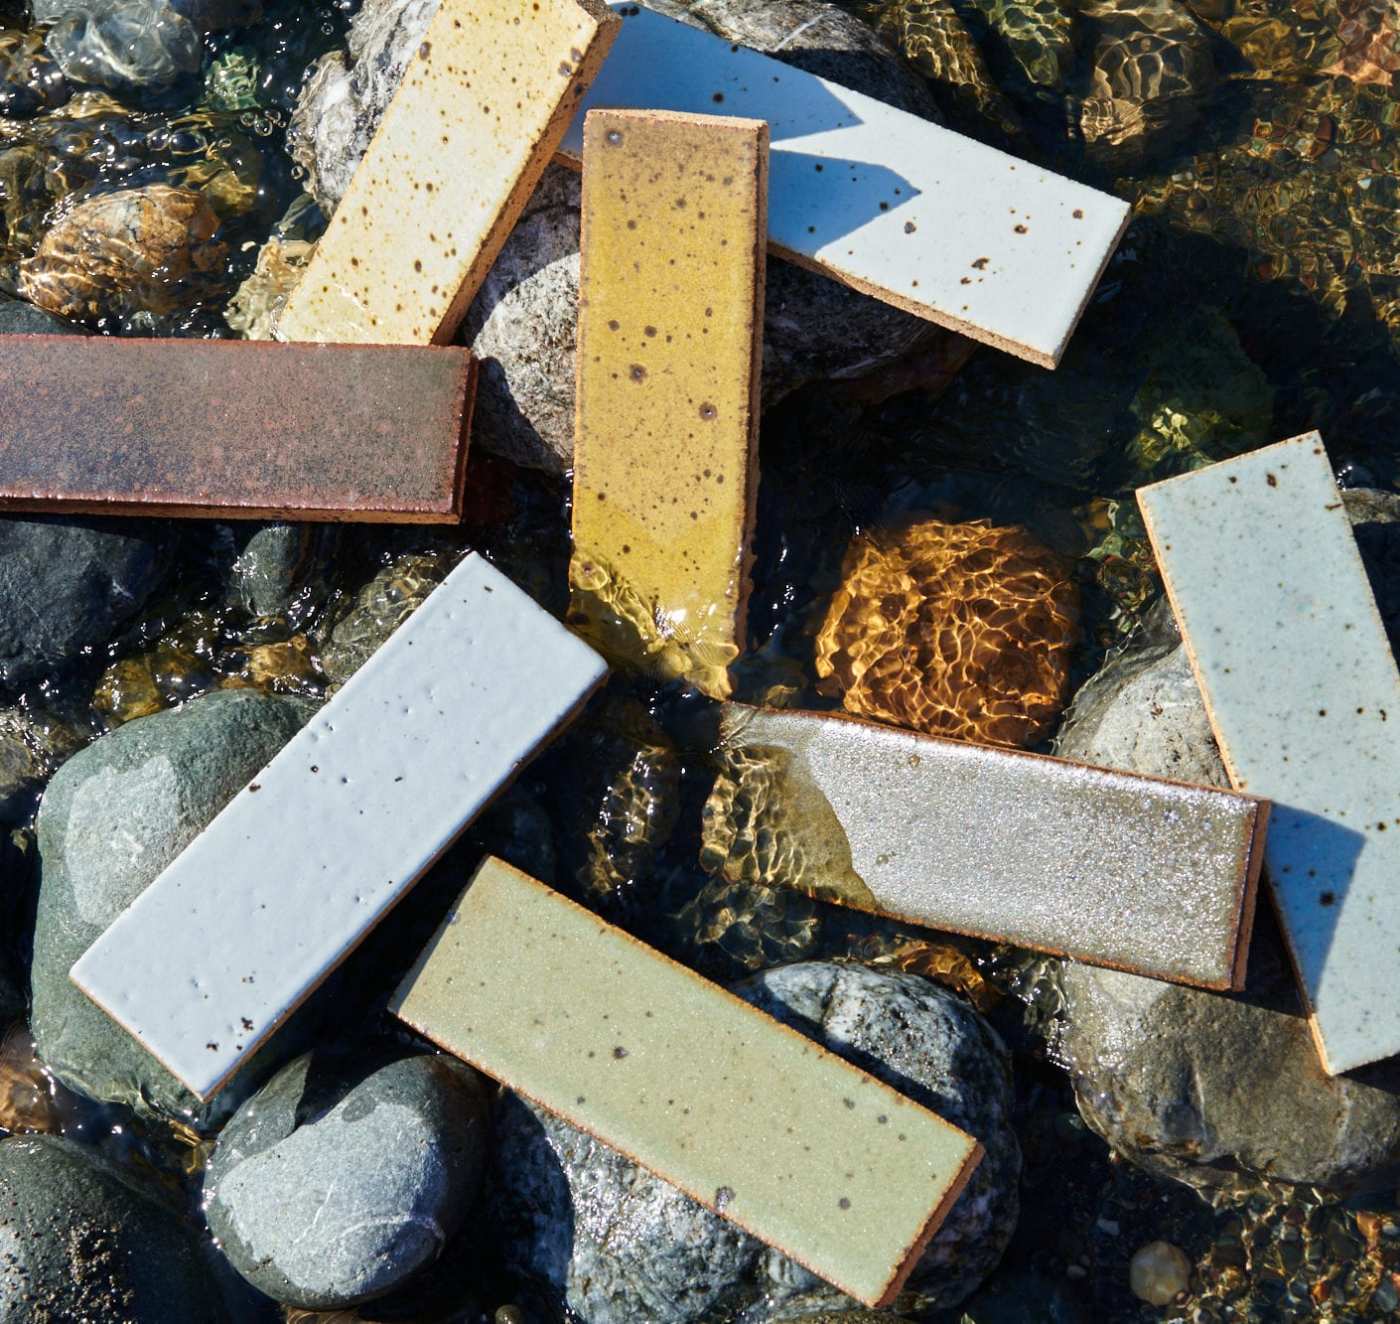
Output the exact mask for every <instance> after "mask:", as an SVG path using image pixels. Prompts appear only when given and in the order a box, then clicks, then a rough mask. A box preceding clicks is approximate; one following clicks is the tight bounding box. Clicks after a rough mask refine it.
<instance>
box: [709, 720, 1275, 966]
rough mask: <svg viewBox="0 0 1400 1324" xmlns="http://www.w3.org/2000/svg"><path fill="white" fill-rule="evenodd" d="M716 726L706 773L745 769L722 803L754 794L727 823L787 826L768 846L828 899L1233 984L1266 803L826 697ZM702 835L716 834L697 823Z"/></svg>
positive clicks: (1247, 924)
mask: <svg viewBox="0 0 1400 1324" xmlns="http://www.w3.org/2000/svg"><path fill="white" fill-rule="evenodd" d="M721 730H722V742H723V747H724V749H726V750H739V751H743V753H744V755H745V762H746V764H747V766H743V765H731V766H730V767H729V768H727V769H726V770H725V771H724V773H723V774H722V775H724V776H730V777H735V778H737V779H738V781H737V782H736V785H740V786H742V779H743V778H745V777H747V778H749V779H751V784H750V787H749V791H748V794H747V795H740V797H739V798H738V803H739V808H738V809H735V810H731V811H730V812H748V811H747V810H746V809H744V808H743V806H745V805H749V804H753V803H757V802H759V801H760V800H767V801H768V802H769V807H768V808H767V810H766V811H765V812H766V813H767V814H768V815H769V817H768V818H767V820H766V821H765V822H763V823H761V824H760V823H749V824H747V829H748V830H747V831H746V832H744V833H741V834H740V837H741V839H742V838H745V837H746V838H747V839H749V840H752V839H753V836H754V833H755V832H758V831H760V830H761V831H763V832H764V834H765V836H769V835H772V836H775V837H776V836H777V835H781V834H782V833H790V834H791V836H792V843H793V846H794V849H793V850H792V851H787V850H784V849H783V848H782V846H781V845H779V844H777V843H776V842H774V843H773V844H772V845H771V846H770V849H771V851H772V853H773V854H775V855H783V856H784V857H787V856H789V855H790V856H792V857H793V858H800V859H807V860H810V861H816V860H821V861H822V862H823V863H822V865H821V867H820V868H819V869H815V870H814V871H813V877H812V878H811V879H808V880H807V881H808V882H818V883H821V884H824V885H825V886H826V887H829V888H831V891H830V892H827V891H825V890H824V891H823V893H822V894H823V895H829V896H830V899H832V900H839V901H841V902H843V903H844V904H848V905H854V906H856V907H858V908H860V909H865V910H873V911H877V912H879V913H881V914H890V915H896V916H899V917H900V918H903V919H908V920H912V921H913V922H915V923H917V924H927V925H929V926H931V927H933V928H938V929H947V930H951V931H954V932H958V933H969V934H975V935H977V936H979V937H987V938H996V939H1001V940H1004V941H1007V942H1011V943H1015V944H1016V946H1018V947H1029V948H1033V949H1036V950H1040V951H1050V952H1058V953H1062V954H1065V955H1068V956H1072V957H1074V958H1076V959H1077V960H1081V961H1087V962H1090V963H1091V964H1094V965H1107V966H1113V967H1116V968H1118V969H1124V970H1132V971H1135V972H1136V973H1138V974H1142V975H1150V976H1152V977H1154V978H1157V979H1167V980H1173V981H1175V982H1178V983H1184V984H1196V985H1200V986H1203V987H1206V988H1215V989H1229V988H1238V987H1241V986H1242V984H1243V978H1244V964H1245V957H1246V954H1247V952H1248V947H1249V934H1250V928H1251V925H1252V921H1253V914H1254V895H1255V882H1256V880H1257V878H1258V872H1259V864H1260V858H1261V850H1260V839H1261V837H1262V835H1263V832H1264V826H1265V822H1266V820H1267V817H1268V806H1267V805H1266V804H1261V803H1259V802H1258V801H1256V800H1254V799H1252V798H1250V797H1248V796H1242V795H1236V794H1233V793H1231V792H1229V791H1221V790H1215V789H1211V788H1208V787H1200V786H1183V785H1178V784H1177V783H1175V782H1168V781H1161V780H1158V779H1156V778H1150V777H1140V776H1136V775H1134V774H1132V773H1127V772H1114V771H1110V770H1109V769H1106V768H1091V767H1087V766H1085V765H1083V764H1078V763H1070V762H1067V761H1065V760H1062V759H1053V758H1046V757H1044V756H1041V755H1037V754H1027V753H1024V752H1022V751H1020V750H1009V749H1000V748H995V749H994V748H991V747H988V746H982V745H972V744H968V743H966V742H964V741H959V740H945V739H941V738H939V737H935V736H925V735H920V734H917V733H915V732H912V731H906V730H902V729H900V728H898V727H892V726H883V725H880V724H878V723H875V722H868V721H864V720H861V719H859V718H853V717H846V716H843V715H839V714H834V713H833V714H827V713H805V712H793V711H786V710H784V711H777V710H770V709H762V708H750V707H747V706H745V705H742V704H727V705H725V708H724V710H723V715H722V719H721ZM760 781H761V783H762V788H761V789H762V795H760V794H759V793H758V788H759V782H760ZM716 805H717V802H716V801H715V799H714V798H713V797H712V802H711V807H710V810H709V811H707V812H711V811H713V809H714V808H715V807H716ZM707 837H708V838H709V840H710V841H711V842H713V841H716V840H721V839H722V838H720V836H719V834H717V833H715V832H714V825H713V822H712V821H711V823H710V824H709V825H707ZM730 849H731V851H733V850H737V849H739V847H738V846H737V845H735V846H731V847H730ZM707 863H709V862H708V861H707ZM711 867H713V866H711ZM790 881H794V882H800V881H802V880H798V879H793V880H790Z"/></svg>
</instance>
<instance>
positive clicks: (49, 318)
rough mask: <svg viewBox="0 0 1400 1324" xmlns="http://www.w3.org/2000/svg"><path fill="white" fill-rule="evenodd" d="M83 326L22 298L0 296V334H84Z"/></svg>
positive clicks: (85, 332)
mask: <svg viewBox="0 0 1400 1324" xmlns="http://www.w3.org/2000/svg"><path fill="white" fill-rule="evenodd" d="M85 335H87V330H86V328H85V327H81V326H75V325H74V324H73V323H72V322H65V321H64V320H63V318H61V317H55V316H54V315H53V314H52V313H48V312H45V311H44V310H43V309H42V308H36V307H35V306H34V305H33V304H32V303H26V302H25V301H24V300H23V299H6V298H3V297H0V336H85Z"/></svg>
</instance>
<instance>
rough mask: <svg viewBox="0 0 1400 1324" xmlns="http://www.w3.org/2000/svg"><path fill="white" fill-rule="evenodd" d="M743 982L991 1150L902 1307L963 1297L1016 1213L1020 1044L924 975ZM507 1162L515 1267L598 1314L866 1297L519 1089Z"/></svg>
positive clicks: (502, 1181) (503, 1182) (509, 1241)
mask: <svg viewBox="0 0 1400 1324" xmlns="http://www.w3.org/2000/svg"><path fill="white" fill-rule="evenodd" d="M734 991H735V992H736V993H738V994H739V996H741V997H743V998H745V999H746V1000H748V1001H749V1002H752V1003H753V1004H754V1005H756V1006H758V1007H760V1008H762V1009H763V1010H764V1011H766V1012H768V1013H769V1014H771V1015H774V1016H777V1017H778V1018H779V1019H781V1020H783V1021H786V1022H787V1023H789V1024H791V1025H792V1026H793V1027H794V1028H796V1029H797V1030H799V1031H800V1032H801V1033H803V1034H806V1035H808V1036H809V1037H811V1038H813V1039H815V1040H817V1041H818V1042H820V1043H824V1044H825V1045H826V1046H827V1047H829V1048H830V1049H832V1050H833V1051H834V1052H837V1053H839V1054H841V1055H842V1056H843V1057H846V1058H847V1059H848V1060H851V1061H854V1062H856V1063H857V1064H858V1065H860V1066H861V1067H862V1068H864V1069H866V1070H869V1071H870V1072H871V1073H872V1074H873V1075H875V1076H878V1077H879V1078H881V1079H882V1080H885V1081H887V1082H889V1083H890V1084H892V1085H894V1086H895V1087H896V1088H897V1089H899V1090H901V1091H902V1092H903V1093H905V1094H908V1095H909V1096H910V1097H912V1098H914V1099H916V1100H918V1101H919V1102H921V1103H923V1104H925V1105H927V1106H928V1107H931V1108H932V1109H934V1110H935V1111H936V1112H937V1113H938V1114H939V1115H940V1116H942V1117H945V1118H947V1120H949V1121H950V1122H952V1123H954V1125H957V1126H961V1127H963V1128H964V1129H965V1130H968V1131H970V1132H971V1133H972V1134H973V1135H975V1136H977V1137H978V1139H980V1140H981V1141H982V1142H983V1144H984V1145H985V1146H986V1147H987V1154H986V1157H985V1158H984V1159H983V1161H982V1163H981V1164H980V1165H979V1167H978V1169H977V1171H976V1172H975V1173H974V1174H973V1177H972V1180H971V1181H970V1182H969V1184H968V1188H967V1190H966V1191H965V1192H964V1193H963V1195H962V1197H961V1198H960V1199H959V1201H958V1203H957V1204H956V1206H955V1207H954V1209H953V1211H952V1213H951V1214H950V1215H949V1217H948V1218H947V1220H946V1221H945V1222H944V1224H943V1227H942V1228H941V1229H940V1231H939V1233H938V1235H937V1236H936V1237H935V1238H934V1239H933V1241H932V1242H931V1244H930V1245H929V1248H928V1249H927V1250H926V1251H925V1253H924V1255H923V1258H922V1259H921V1260H920V1262H919V1264H918V1266H917V1267H916V1268H915V1270H914V1273H913V1275H912V1277H911V1279H910V1283H909V1288H908V1290H907V1291H906V1292H905V1293H904V1294H903V1295H902V1296H901V1298H900V1300H899V1302H898V1303H897V1306H896V1309H898V1310H901V1311H903V1312H905V1313H915V1312H919V1311H929V1310H933V1309H935V1308H940V1307H949V1306H953V1305H956V1304H957V1302H959V1301H961V1300H962V1299H963V1298H964V1297H965V1296H966V1295H967V1294H968V1293H969V1292H971V1291H972V1290H973V1289H974V1288H975V1287H976V1286H977V1285H978V1284H979V1283H980V1282H981V1281H982V1279H983V1278H984V1277H985V1276H986V1275H987V1274H988V1273H989V1272H990V1271H991V1269H992V1268H993V1267H994V1266H995V1264H996V1263H997V1260H998V1259H999V1258H1000V1256H1001V1253H1002V1250H1003V1249H1004V1248H1005V1246H1006V1242H1007V1240H1008V1239H1009V1238H1010V1236H1011V1232H1012V1230H1013V1228H1014V1226H1015V1223H1016V1217H1017V1212H1018V1199H1019V1197H1018V1191H1017V1182H1018V1180H1019V1177H1020V1168H1021V1153H1020V1147H1019V1145H1018V1143H1017V1141H1016V1137H1015V1134H1014V1132H1013V1131H1012V1129H1011V1108H1012V1097H1011V1082H1010V1068H1009V1064H1008V1057H1007V1054H1006V1050H1005V1049H1004V1047H1003V1046H1002V1044H1001V1041H1000V1040H999V1039H998V1038H997V1036H996V1034H995V1032H994V1031H992V1030H991V1028H990V1027H989V1026H987V1024H986V1023H985V1022H984V1021H983V1020H982V1019H981V1017H979V1016H978V1015H977V1013H976V1012H974V1011H972V1010H971V1008H969V1007H968V1006H967V1005H966V1004H965V1003H963V1002H961V1001H960V1000H959V999H957V998H956V997H955V996H953V995H952V994H951V993H948V992H946V991H944V990H942V989H940V988H937V987H936V986H935V985H933V984H931V983H929V982H928V981H926V980H924V979H921V978H919V977H918V976H915V975H904V974H887V973H883V972H876V971H873V970H868V969H865V968H864V967H861V966H837V965H832V964H829V963H825V962H809V963H802V964H798V965H790V966H781V967H779V968H777V969H774V970H769V971H765V972H763V973H762V974H759V975H756V976H754V977H753V978H751V979H747V980H744V981H743V982H742V983H740V984H737V985H736V986H735V989H734ZM818 1161H820V1160H818ZM494 1171H495V1177H494V1181H493V1191H492V1196H491V1199H490V1203H489V1205H488V1211H487V1212H488V1222H489V1223H490V1225H491V1226H493V1227H494V1228H496V1230H497V1235H498V1238H499V1248H498V1251H497V1253H498V1254H499V1255H500V1256H501V1257H502V1261H503V1263H504V1265H505V1267H506V1269H507V1271H508V1272H510V1273H513V1274H515V1275H518V1276H519V1277H520V1278H521V1279H524V1280H527V1281H529V1282H531V1283H532V1284H533V1285H535V1286H537V1287H542V1288H543V1290H545V1291H546V1292H548V1293H549V1294H550V1295H551V1296H552V1297H553V1299H554V1300H555V1303H556V1304H557V1305H567V1307H568V1308H569V1309H570V1310H572V1311H574V1312H575V1313H576V1314H577V1316H578V1317H579V1318H580V1319H581V1320H583V1321H586V1324H624V1322H625V1324H632V1322H633V1321H636V1320H642V1319H645V1320H647V1321H649V1324H699V1322H700V1321H707V1320H710V1319H715V1318H726V1319H728V1318H731V1317H733V1318H734V1319H736V1320H739V1321H743V1322H744V1324H757V1321H760V1320H763V1319H766V1318H769V1317H770V1315H771V1312H772V1311H774V1310H775V1309H778V1308H781V1309H783V1310H785V1311H789V1312H791V1313H792V1314H794V1315H801V1314H804V1313H805V1314H812V1313H816V1312H820V1311H838V1312H839V1311H842V1310H852V1309H855V1308H856V1303H855V1302H852V1301H850V1300H849V1299H848V1298H846V1297H843V1296H842V1295H841V1294H840V1293H838V1292H837V1291H836V1290H835V1289H834V1288H832V1287H830V1286H828V1285H827V1284H825V1283H822V1282H821V1281H820V1280H819V1279H817V1278H815V1277H814V1276H813V1275H812V1274H810V1273H808V1272H807V1271H806V1270H805V1269H802V1268H801V1267H800V1266H798V1265H796V1264H794V1263H793V1262H792V1261H791V1260H789V1259H787V1258H786V1257H785V1256H783V1255H782V1254H780V1253H779V1252H778V1251H775V1250H772V1249H770V1248H768V1247H766V1246H764V1245H762V1244H761V1243H759V1242H758V1241H756V1240H754V1239H753V1238H752V1237H750V1236H748V1235H747V1234H746V1233H744V1232H742V1231H740V1230H739V1229H738V1228H737V1227H735V1226H734V1225H733V1224H731V1223H727V1222H726V1221H725V1220H724V1219H722V1218H719V1217H718V1216H716V1215H715V1214H712V1213H710V1212H709V1211H708V1210H706V1209H704V1208H703V1207H701V1206H700V1205H698V1204H696V1203H695V1202H694V1201H693V1200H691V1199H689V1197H687V1196H685V1195H683V1194H682V1193H681V1192H680V1191H678V1190H676V1188H675V1187H673V1186H670V1185H669V1184H667V1183H666V1182H664V1181H662V1180H661V1179H660V1178H657V1177H654V1176H652V1175H651V1174H650V1173H648V1172H646V1171H645V1170H644V1169H641V1168H639V1167H638V1166H637V1165H636V1164H634V1163H632V1162H631V1161H630V1160H629V1159H627V1158H625V1157H623V1156H622V1155H621V1154H619V1153H617V1152H616V1151H615V1150H612V1149H609V1148H608V1147H607V1146H605V1145H603V1144H601V1143H600V1142H598V1141H596V1140H594V1139H593V1138H592V1137H591V1136H589V1135H587V1134H585V1133H584V1132H582V1131H579V1130H577V1129H575V1128H574V1127H572V1126H570V1125H569V1124H568V1123H566V1122H563V1121H560V1120H559V1119H557V1118H554V1117H551V1116H550V1115H548V1114H547V1113H544V1112H543V1111H542V1110H539V1109H536V1108H534V1107H533V1106H532V1105H530V1104H528V1103H527V1102H525V1101H524V1100H522V1099H520V1098H519V1097H517V1096H515V1095H512V1094H507V1095H505V1096H504V1097H503V1099H502V1102H501V1104H500V1107H499V1109H498V1114H497V1146H496V1154H495V1160H494ZM726 1312H728V1313H726Z"/></svg>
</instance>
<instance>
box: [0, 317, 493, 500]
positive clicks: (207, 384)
mask: <svg viewBox="0 0 1400 1324" xmlns="http://www.w3.org/2000/svg"><path fill="white" fill-rule="evenodd" d="M475 374H476V365H475V363H474V362H473V361H472V358H471V356H470V355H469V354H468V353H467V351H466V350H463V349H427V348H423V349H416V348H408V347H404V346H368V345H335V346H332V345H268V344H265V343H254V342H247V341H238V340H122V339H112V338H111V337H97V336H95V337H92V338H91V339H88V338H84V337H78V336H72V337H64V338H62V339H55V338H54V337H53V336H7V337H6V339H5V349H4V353H3V354H0V510H10V511H19V510H24V511H40V512H60V511H76V512H85V513H92V514H105V515H166V516H169V515H184V516H196V517H202V516H213V517H216V518H219V519H269V518H271V519H293V520H376V521H385V522H392V523H395V524H404V523H442V524H445V523H455V522H456V521H457V520H458V519H459V518H460V516H461V511H462V479H463V474H464V472H465V467H466V458H467V426H468V423H469V420H470V417H471V407H472V388H473V384H474V380H475Z"/></svg>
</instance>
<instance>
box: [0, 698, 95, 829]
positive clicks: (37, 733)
mask: <svg viewBox="0 0 1400 1324" xmlns="http://www.w3.org/2000/svg"><path fill="white" fill-rule="evenodd" d="M81 743H82V739H81V736H80V735H79V733H78V732H76V731H74V730H71V729H70V728H68V727H66V726H64V725H62V724H60V723H59V722H57V721H55V720H48V721H45V720H43V719H41V718H38V717H36V716H34V715H33V714H32V713H30V712H28V711H26V710H25V709H24V708H0V823H5V824H9V823H21V822H23V821H24V820H25V819H26V818H27V817H28V816H29V814H30V812H31V811H32V810H33V808H34V802H35V800H36V799H37V798H38V794H39V792H40V790H41V789H42V788H43V785H44V783H45V782H46V781H47V780H48V779H49V777H50V776H52V775H53V773H54V772H55V771H56V770H57V768H58V766H59V764H61V763H62V762H63V760H64V759H66V758H68V757H69V756H70V755H71V754H74V753H76V752H77V750H78V748H79V747H80V745H81Z"/></svg>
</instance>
